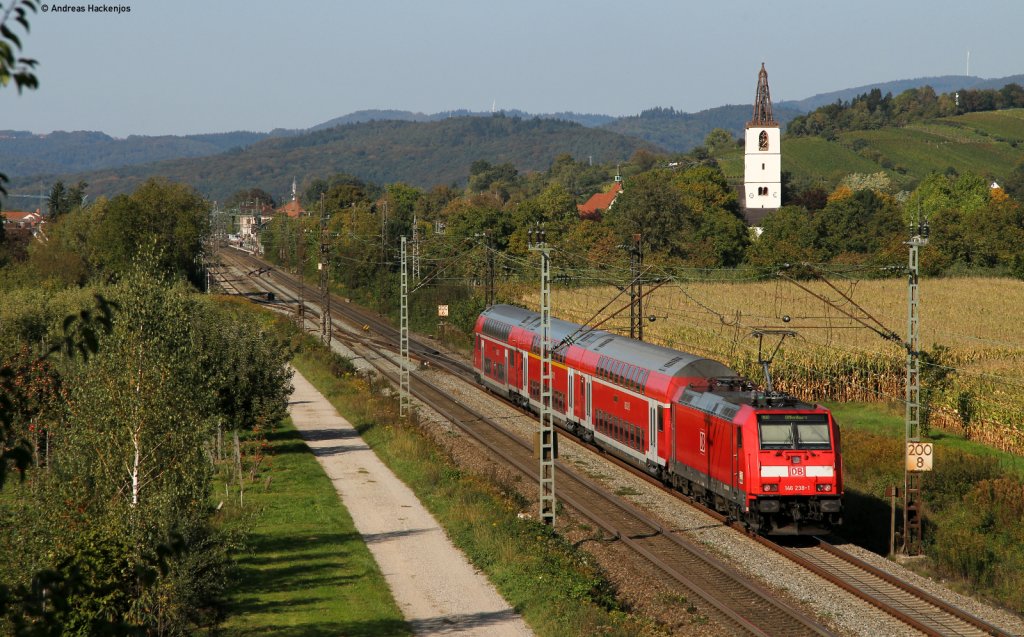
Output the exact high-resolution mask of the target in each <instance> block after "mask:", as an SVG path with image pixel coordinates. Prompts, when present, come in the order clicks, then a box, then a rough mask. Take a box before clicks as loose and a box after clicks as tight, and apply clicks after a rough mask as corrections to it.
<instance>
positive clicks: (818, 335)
mask: <svg viewBox="0 0 1024 637" xmlns="http://www.w3.org/2000/svg"><path fill="white" fill-rule="evenodd" d="M833 285H834V286H835V288H832V287H829V286H828V285H826V284H825V283H823V282H820V281H809V282H799V284H795V283H791V282H787V281H784V280H782V279H777V280H772V281H749V282H735V281H715V282H709V281H700V282H685V283H681V282H674V283H669V284H666V285H663V286H662V287H660V288H658V289H657V290H655V291H654V292H653V293H651V294H650V296H648V297H647V298H646V299H645V309H644V314H645V315H646V316H653V317H654V318H655V320H654V321H653V322H647V323H646V324H645V328H644V329H645V340H647V341H649V342H654V343H658V344H661V345H665V346H668V347H673V348H677V349H681V350H684V351H688V352H692V353H694V354H698V355H701V356H706V357H708V358H714V359H717V360H721V361H723V362H725V363H726V364H728V365H730V366H731V367H732V368H733V369H735V370H736V371H738V372H740V373H741V374H743V375H745V376H748V377H750V378H752V379H754V380H756V381H758V382H763V379H762V372H761V368H760V366H759V365H758V364H757V361H758V339H757V338H756V337H754V336H753V335H752V334H753V332H754V331H755V330H758V329H784V330H792V331H794V332H796V336H795V337H792V338H787V339H786V340H785V342H784V343H783V344H782V346H781V348H780V349H779V351H778V353H777V354H776V356H775V358H774V361H773V363H772V366H771V369H772V375H773V379H774V381H775V386H776V387H777V388H779V389H781V390H783V391H787V392H790V393H793V394H796V395H798V396H800V397H801V398H804V399H806V400H817V401H825V400H830V401H867V402H878V403H889V404H892V405H894V406H895V407H897V408H898V409H899V410H900V411H902V408H903V405H904V404H905V379H906V372H905V368H906V359H907V354H906V350H905V348H904V345H903V341H904V340H905V339H906V337H907V285H906V281H905V280H904V279H902V278H899V279H888V280H860V281H840V282H833ZM616 294H618V290H615V289H614V288H611V287H606V288H586V289H579V288H577V289H571V288H555V289H553V290H552V308H553V313H554V314H555V315H556V316H558V317H559V318H563V319H566V320H570V321H574V322H578V323H585V322H587V321H588V320H589V319H591V317H592V316H594V315H595V313H596V312H597V311H598V309H599V308H601V307H602V306H604V305H605V304H606V303H607V302H608V299H611V298H613V297H614V296H615V295H616ZM621 298H624V297H620V299H621ZM822 299H827V300H828V302H826V301H825V300H822ZM919 299H920V315H919V320H920V335H921V338H920V344H921V349H922V350H923V351H925V352H927V353H928V354H930V355H931V356H930V357H929V358H927V359H924V361H925V362H924V363H923V364H922V371H921V374H922V384H923V386H924V387H925V388H926V390H927V391H930V392H931V393H930V394H928V396H930V397H931V405H932V408H933V411H932V413H931V425H932V426H935V427H938V428H941V429H944V430H947V431H950V432H953V433H956V434H959V435H964V436H965V437H968V438H971V439H973V440H977V441H979V442H984V443H986V444H989V445H992V446H994V447H996V448H998V449H1002V450H1006V451H1013V452H1015V453H1021V452H1024V427H1022V424H1021V423H1022V419H1024V391H1021V390H1022V389H1024V335H1022V333H1021V328H1020V318H1019V317H1020V316H1021V315H1022V310H1024V282H1022V281H1019V280H1015V279H1006V278H949V279H929V280H922V281H921V284H920V287H919ZM522 302H523V303H525V304H526V305H527V306H530V307H534V308H536V307H537V295H536V294H535V293H527V294H524V295H523V298H522ZM626 304H627V301H626V300H622V301H621V302H617V303H613V304H612V305H611V306H610V307H609V310H607V311H606V312H605V313H604V314H601V316H600V318H601V319H603V318H605V317H606V316H607V315H608V313H609V312H611V311H615V310H617V309H619V308H621V307H623V306H625V305H626ZM851 316H853V317H856V318H857V319H859V320H854V318H851ZM784 317H789V320H788V321H786V320H785V318H784ZM598 320H600V319H598ZM862 323H866V324H869V325H872V326H874V327H875V328H876V330H877V331H875V330H872V329H869V328H868V327H865V326H864V325H863V324H862ZM628 325H629V314H628V309H627V310H626V311H625V312H623V313H621V314H619V315H617V316H615V317H614V318H612V319H610V320H608V321H607V322H606V323H604V324H603V325H602V326H601V327H602V329H608V330H610V331H618V332H620V333H622V332H623V331H628ZM878 332H883V333H884V332H892V333H894V334H895V335H897V337H898V340H897V341H893V340H888V339H886V338H883V337H882V336H881V335H880V334H879V333H878ZM776 342H777V337H775V338H769V337H765V339H764V346H765V349H766V354H768V353H770V351H771V349H773V348H774V347H775V344H776ZM926 393H927V392H926Z"/></svg>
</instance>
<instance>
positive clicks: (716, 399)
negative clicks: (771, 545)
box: [473, 305, 843, 535]
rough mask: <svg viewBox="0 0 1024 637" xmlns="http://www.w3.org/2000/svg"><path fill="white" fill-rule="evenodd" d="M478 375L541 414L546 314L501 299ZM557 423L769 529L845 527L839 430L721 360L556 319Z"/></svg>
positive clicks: (483, 327) (490, 316)
mask: <svg viewBox="0 0 1024 637" xmlns="http://www.w3.org/2000/svg"><path fill="white" fill-rule="evenodd" d="M474 331H475V334H474V351H473V365H474V367H475V368H476V371H477V375H478V378H479V381H480V382H481V383H482V384H483V385H484V386H486V387H487V388H488V389H490V390H492V391H493V392H495V393H498V394H500V395H502V396H505V397H507V398H508V399H509V400H511V401H512V402H514V403H516V404H518V405H521V406H523V407H526V408H528V409H530V410H531V411H534V412H537V411H538V410H539V409H540V398H541V316H540V314H538V313H537V312H532V311H530V310H526V309H523V308H520V307H516V306H512V305H494V306H492V307H489V308H488V309H487V310H485V311H484V312H483V313H482V314H480V316H479V317H478V319H477V322H476V326H475V329H474ZM550 338H551V344H552V345H551V351H552V386H551V390H552V392H551V395H552V398H551V409H552V412H553V417H554V421H555V423H556V424H557V425H559V426H561V427H562V428H564V429H565V430H566V431H568V432H570V433H572V434H574V435H576V436H578V437H579V438H581V439H583V440H584V441H586V442H592V443H594V444H596V445H598V446H599V447H601V448H602V449H603V450H605V451H606V452H608V453H611V454H614V455H616V456H618V457H620V458H622V459H623V460H625V461H627V462H629V463H631V464H633V465H635V466H637V467H640V468H642V469H643V470H645V471H647V472H648V473H649V474H651V475H652V476H655V477H657V478H658V479H660V480H661V481H663V482H664V483H666V484H668V485H670V486H672V487H674V488H676V489H678V490H679V491H681V492H683V493H685V494H687V495H689V496H691V497H693V498H694V499H697V500H700V501H703V502H704V503H705V504H707V505H708V506H711V507H713V508H715V509H716V510H718V511H720V512H722V513H725V514H727V515H729V516H731V517H733V518H734V519H737V520H740V521H742V522H744V523H745V524H746V525H747V526H748V527H749V528H750V529H752V530H755V531H757V532H759V533H763V534H766V535H803V534H820V533H827V532H828V531H830V530H831V529H832V528H834V527H836V526H838V525H839V524H841V523H842V516H843V503H842V495H843V479H842V476H843V472H842V457H841V455H840V440H839V427H838V426H837V425H836V422H835V421H834V420H833V418H832V414H831V413H830V412H829V411H828V410H827V409H825V408H824V407H821V406H820V405H811V404H808V403H805V402H802V401H799V400H797V399H795V398H793V397H792V396H788V395H785V394H778V393H774V392H767V393H766V392H763V391H759V390H758V389H757V387H756V386H755V385H754V384H753V383H752V382H751V381H749V380H747V379H745V378H742V377H740V375H739V374H737V373H736V372H734V371H733V370H731V369H729V368H728V367H726V366H725V365H723V364H722V363H719V362H717V361H713V360H710V359H707V358H702V357H699V356H695V355H693V354H687V353H685V352H681V351H678V350H674V349H670V348H667V347H661V346H659V345H654V344H651V343H645V342H642V341H638V340H635V339H631V338H628V337H625V336H619V335H616V334H612V333H610V332H606V331H603V330H597V329H586V328H584V327H582V326H580V325H577V324H575V323H570V322H567V321H562V320H559V319H554V318H553V319H551V331H550Z"/></svg>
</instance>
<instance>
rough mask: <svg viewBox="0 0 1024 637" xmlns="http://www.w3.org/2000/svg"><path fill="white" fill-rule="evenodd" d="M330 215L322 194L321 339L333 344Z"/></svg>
mask: <svg viewBox="0 0 1024 637" xmlns="http://www.w3.org/2000/svg"><path fill="white" fill-rule="evenodd" d="M329 218H330V216H329V215H328V214H327V213H326V212H325V211H324V196H323V195H322V194H321V195H320V262H319V263H318V264H317V267H318V268H319V270H320V340H322V341H323V342H324V344H325V345H327V346H330V344H331V327H332V326H333V325H334V322H333V321H332V320H331V291H330V289H329V286H328V282H329V280H330V276H329V273H330V271H331V263H330V252H331V245H330V238H329V236H328V233H327V220H328V219H329Z"/></svg>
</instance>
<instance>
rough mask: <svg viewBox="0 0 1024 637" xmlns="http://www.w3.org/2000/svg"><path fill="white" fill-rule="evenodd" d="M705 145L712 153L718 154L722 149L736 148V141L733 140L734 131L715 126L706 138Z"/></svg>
mask: <svg viewBox="0 0 1024 637" xmlns="http://www.w3.org/2000/svg"><path fill="white" fill-rule="evenodd" d="M704 146H706V147H707V149H708V150H709V151H711V153H712V154H718V153H720V152H722V151H725V150H730V149H732V148H734V147H735V146H736V142H735V141H734V140H733V138H732V133H730V132H729V131H727V130H725V129H724V128H713V129H711V132H710V133H708V134H707V136H706V137H705V138H704Z"/></svg>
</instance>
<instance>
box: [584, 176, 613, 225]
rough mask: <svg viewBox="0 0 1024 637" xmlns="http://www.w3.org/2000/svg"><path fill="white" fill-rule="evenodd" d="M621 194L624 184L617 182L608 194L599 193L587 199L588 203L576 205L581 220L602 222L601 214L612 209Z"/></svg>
mask: <svg viewBox="0 0 1024 637" xmlns="http://www.w3.org/2000/svg"><path fill="white" fill-rule="evenodd" d="M620 192H622V182H621V181H616V182H615V183H613V184H612V187H611V188H610V189H609V190H608V191H607V192H599V193H597V194H596V195H594V196H592V197H591V198H590V199H587V201H586V203H581V204H576V210H578V211H579V214H580V219H593V220H594V221H598V220H600V219H601V213H603V212H604V211H606V210H608V209H609V208H611V207H612V205H613V204H614V203H615V199H616V197H618V196H619V193H620Z"/></svg>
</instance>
